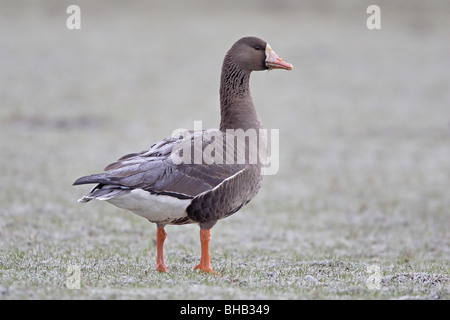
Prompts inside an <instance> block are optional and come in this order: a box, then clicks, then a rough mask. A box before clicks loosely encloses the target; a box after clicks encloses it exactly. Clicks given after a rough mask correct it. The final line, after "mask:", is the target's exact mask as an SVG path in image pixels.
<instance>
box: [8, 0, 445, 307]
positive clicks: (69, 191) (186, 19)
mask: <svg viewBox="0 0 450 320" xmlns="http://www.w3.org/2000/svg"><path fill="white" fill-rule="evenodd" d="M276 3H277V4H276V6H275V5H274V4H273V2H272V1H248V2H247V1H246V2H245V4H242V3H241V2H238V1H231V2H228V1H227V2H217V3H215V4H214V5H211V4H210V2H206V1H194V2H193V3H190V4H185V5H182V4H181V3H178V4H166V5H165V6H162V5H161V4H158V2H147V3H146V4H141V3H140V2H138V1H128V2H127V5H122V6H121V5H120V4H119V2H114V3H109V2H108V1H96V2H95V4H90V1H77V4H78V5H79V6H80V8H81V30H68V29H67V28H66V19H67V17H68V14H66V8H67V6H68V5H69V4H72V3H69V2H68V1H53V2H52V1H45V2H44V1H32V2H31V1H24V2H18V3H17V2H11V1H0V26H1V28H0V39H1V43H2V48H1V49H0V58H1V59H0V104H1V108H0V150H1V156H0V168H1V178H0V188H1V189H0V190H1V192H0V299H199V300H201V299H203V300H206V299H449V298H450V294H449V292H450V287H449V283H450V270H449V268H450V266H449V257H450V231H449V230H450V108H449V106H450V90H449V88H450V74H449V70H450V59H449V57H450V56H449V46H448V39H450V20H449V19H448V17H449V14H450V5H449V4H448V1H444V0H443V1H426V2H424V1H418V0H417V1H406V0H405V1H395V2H393V3H392V2H386V1H384V2H383V1H382V2H380V3H379V5H380V7H381V30H368V29H367V27H366V19H367V18H368V16H369V15H368V14H367V13H366V9H367V7H368V6H369V5H370V4H374V3H372V2H369V1H305V2H298V3H297V2H293V1H292V2H291V1H288V0H285V1H277V2H276ZM246 35H256V36H259V37H261V38H263V39H265V40H267V41H268V42H269V43H270V44H271V46H272V48H274V50H275V51H276V52H277V53H278V54H279V55H280V56H281V57H283V58H285V59H286V60H287V61H289V62H291V63H292V64H293V65H294V70H292V71H290V72H285V71H277V70H276V71H272V72H259V73H254V74H253V75H252V81H251V86H252V93H253V100H254V102H255V105H256V106H257V109H258V112H259V114H260V118H261V120H262V121H263V123H264V125H265V127H266V128H268V129H272V128H273V129H280V169H279V172H278V174H276V175H273V176H267V177H266V178H265V182H264V186H263V189H262V191H261V192H260V194H259V195H258V196H257V197H256V198H255V199H254V200H253V201H252V202H251V203H250V204H249V205H247V206H246V207H245V208H244V209H242V210H241V211H240V212H239V213H237V214H235V215H233V216H231V217H230V218H228V219H226V220H223V221H220V222H219V223H218V224H217V225H216V226H215V227H214V228H213V229H212V232H211V256H212V267H213V269H214V270H215V271H218V272H220V273H221V274H222V276H221V277H215V276H210V275H204V274H198V273H197V272H194V271H193V268H194V266H195V265H196V264H197V263H198V261H199V258H200V242H199V232H198V230H199V228H198V227H197V226H195V225H189V226H168V227H167V228H166V231H167V233H168V237H167V240H166V243H165V255H166V263H167V266H168V272H167V273H166V274H160V273H158V272H156V271H154V265H155V259H156V244H155V241H154V238H155V229H156V228H155V225H153V224H150V223H148V222H147V221H145V220H144V219H142V218H140V217H137V216H135V215H133V214H131V213H129V212H125V211H123V210H120V209H118V208H116V207H114V206H111V205H109V204H106V203H97V202H96V203H94V202H92V203H89V204H84V205H83V204H79V203H77V202H76V200H77V199H78V198H80V197H81V196H82V195H84V194H85V193H87V191H88V190H89V188H88V187H86V186H84V187H83V186H81V187H76V188H75V187H72V185H71V184H72V183H73V181H74V180H75V179H76V178H78V177H80V176H82V175H86V174H90V173H96V172H100V171H101V170H102V168H103V167H104V166H106V165H107V164H109V163H110V162H112V161H114V160H116V159H117V158H119V157H120V156H122V155H124V154H127V153H130V152H136V151H141V150H145V149H146V148H148V147H149V146H150V145H151V144H153V143H154V142H156V141H158V140H160V139H162V138H164V137H166V136H168V135H169V134H171V132H172V130H174V129H177V128H192V127H193V124H194V120H202V121H203V127H204V128H207V127H208V128H216V127H217V126H218V123H219V112H218V86H219V83H218V81H219V75H220V73H219V72H220V67H221V63H222V59H223V56H224V54H225V52H226V50H228V49H229V47H230V46H231V44H232V43H233V42H234V41H235V40H237V39H238V38H240V37H242V36H246ZM72 266H75V267H76V268H79V271H80V289H71V285H70V283H68V282H67V281H68V280H70V279H72V277H73V276H72V275H70V273H68V272H67V271H68V270H70V269H71V268H72ZM374 270H377V271H374Z"/></svg>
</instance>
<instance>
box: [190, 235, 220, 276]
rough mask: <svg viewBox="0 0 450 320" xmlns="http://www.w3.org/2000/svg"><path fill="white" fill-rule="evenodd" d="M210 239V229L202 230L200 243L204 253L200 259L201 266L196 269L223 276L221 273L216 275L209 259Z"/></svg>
mask: <svg viewBox="0 0 450 320" xmlns="http://www.w3.org/2000/svg"><path fill="white" fill-rule="evenodd" d="M209 238H210V231H209V229H200V243H201V248H202V253H201V257H200V264H198V265H197V266H196V267H195V268H194V270H195V269H199V270H200V271H201V272H208V273H212V274H217V275H219V276H220V275H221V274H220V273H216V272H214V271H213V269H211V260H210V259H209Z"/></svg>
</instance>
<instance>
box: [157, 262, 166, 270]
mask: <svg viewBox="0 0 450 320" xmlns="http://www.w3.org/2000/svg"><path fill="white" fill-rule="evenodd" d="M156 271H159V272H166V271H167V267H166V265H165V264H164V262H163V263H157V264H156Z"/></svg>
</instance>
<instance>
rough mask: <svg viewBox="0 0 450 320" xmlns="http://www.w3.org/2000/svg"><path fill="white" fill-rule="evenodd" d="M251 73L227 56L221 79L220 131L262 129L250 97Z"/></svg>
mask: <svg viewBox="0 0 450 320" xmlns="http://www.w3.org/2000/svg"><path fill="white" fill-rule="evenodd" d="M249 80H250V71H247V70H243V69H241V68H239V67H238V66H236V64H235V63H234V62H233V60H232V58H231V57H230V56H229V55H227V56H226V57H225V59H224V62H223V67H222V75H221V79H220V114H221V120H220V130H222V131H225V130H226V129H239V128H240V129H243V130H247V129H250V128H253V129H259V128H262V125H261V122H260V121H259V119H258V116H257V114H256V110H255V106H254V105H253V101H252V97H251V95H250V86H249Z"/></svg>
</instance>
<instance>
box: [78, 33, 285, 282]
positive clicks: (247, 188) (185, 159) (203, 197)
mask: <svg viewBox="0 0 450 320" xmlns="http://www.w3.org/2000/svg"><path fill="white" fill-rule="evenodd" d="M268 69H285V70H291V69H292V65H291V64H290V63H288V62H286V61H284V60H283V59H281V58H280V57H278V55H277V54H276V53H275V52H274V51H273V50H272V48H271V47H270V46H269V44H267V43H266V42H265V41H263V40H261V39H259V38H256V37H245V38H242V39H240V40H238V41H237V42H236V43H235V44H234V45H233V46H232V47H231V49H230V50H229V51H228V52H227V54H226V56H225V59H224V61H223V66H222V75H221V83H220V110H221V122H220V129H219V130H206V131H194V132H192V131H190V132H184V133H178V134H174V135H173V136H171V137H169V138H166V139H164V140H162V141H160V142H157V143H155V144H154V145H153V146H151V147H150V149H148V150H146V151H143V152H140V153H133V154H128V155H126V156H124V157H122V158H120V159H119V160H118V161H117V162H114V163H112V164H110V165H108V166H107V167H106V168H105V171H106V172H104V173H100V174H94V175H90V176H85V177H81V178H79V179H77V180H76V181H75V182H74V185H80V184H89V183H96V184H97V185H96V186H95V187H94V188H93V189H92V190H91V191H90V192H89V193H88V194H87V195H86V196H84V197H83V198H81V199H79V200H78V201H79V202H88V201H90V200H92V199H97V200H104V201H107V202H109V203H111V204H113V205H115V206H117V207H120V208H123V209H127V210H130V211H132V212H133V213H135V214H137V215H140V216H142V217H144V218H146V219H147V220H149V221H150V222H154V223H156V225H157V231H156V249H157V258H156V269H157V270H158V271H161V272H165V271H166V270H167V268H166V265H165V263H164V258H163V244H164V240H165V239H166V232H165V230H164V227H165V226H166V225H167V224H175V225H176V224H187V223H198V224H199V226H200V241H201V258H200V264H199V265H197V266H196V267H195V269H199V270H200V271H203V272H211V273H214V271H213V270H212V269H211V264H210V258H209V239H210V229H211V228H212V227H213V226H214V225H215V224H216V222H217V221H218V220H219V219H223V218H225V217H227V216H229V215H231V214H233V213H235V212H237V211H238V210H239V209H241V208H242V207H243V206H244V205H246V204H247V203H248V202H249V201H250V200H251V199H252V198H253V197H254V196H255V195H256V194H257V193H258V191H259V189H260V187H261V182H262V172H261V170H262V169H263V167H264V153H265V148H266V147H265V140H264V138H261V136H260V135H258V134H256V135H253V137H256V139H251V138H250V137H251V134H248V133H251V131H252V130H253V131H256V132H257V131H259V129H261V128H262V125H261V122H260V121H259V119H258V116H257V114H256V111H255V107H254V105H253V102H252V98H251V95H250V87H249V78H250V73H251V72H252V71H257V70H268ZM242 132H245V134H246V136H244V141H247V142H245V143H244V144H242V143H239V141H238V140H239V139H240V138H242ZM238 133H240V134H241V135H239V134H238ZM246 137H248V139H246ZM230 142H231V143H230ZM254 145H256V149H255V148H253V146H254ZM252 150H253V152H252ZM255 150H256V151H257V152H256V153H257V154H258V156H257V157H256V160H255V157H253V155H254V154H255ZM199 152H200V153H199ZM199 154H200V156H201V157H200V160H198V157H197V156H198V155H199Z"/></svg>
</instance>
